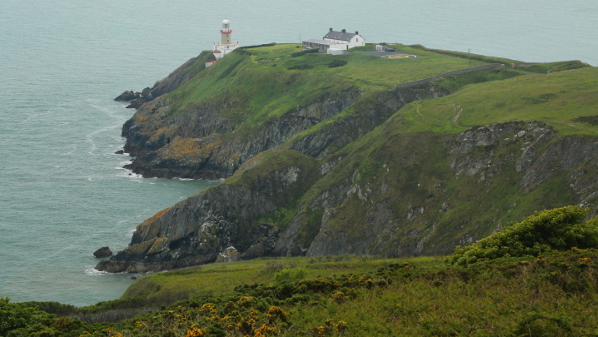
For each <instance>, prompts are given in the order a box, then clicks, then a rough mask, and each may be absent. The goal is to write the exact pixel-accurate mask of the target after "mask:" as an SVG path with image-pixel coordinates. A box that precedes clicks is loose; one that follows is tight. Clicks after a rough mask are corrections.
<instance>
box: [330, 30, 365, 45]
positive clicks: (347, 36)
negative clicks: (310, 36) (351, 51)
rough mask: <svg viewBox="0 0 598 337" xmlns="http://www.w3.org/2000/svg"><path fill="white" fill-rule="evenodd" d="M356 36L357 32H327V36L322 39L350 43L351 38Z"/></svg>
mask: <svg viewBox="0 0 598 337" xmlns="http://www.w3.org/2000/svg"><path fill="white" fill-rule="evenodd" d="M355 35H357V32H355V33H347V32H346V31H345V30H344V29H343V30H342V31H340V32H335V31H334V30H332V29H331V30H330V31H329V32H328V34H326V36H324V39H331V40H339V41H347V42H348V41H350V40H351V38H353V36H355Z"/></svg>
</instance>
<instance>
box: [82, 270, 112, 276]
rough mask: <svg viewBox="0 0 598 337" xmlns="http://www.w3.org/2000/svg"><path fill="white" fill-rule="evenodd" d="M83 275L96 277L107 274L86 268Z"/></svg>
mask: <svg viewBox="0 0 598 337" xmlns="http://www.w3.org/2000/svg"><path fill="white" fill-rule="evenodd" d="M85 274H87V275H89V276H98V275H106V274H108V272H107V271H100V270H97V269H95V268H88V269H85Z"/></svg>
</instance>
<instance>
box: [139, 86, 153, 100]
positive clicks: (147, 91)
mask: <svg viewBox="0 0 598 337" xmlns="http://www.w3.org/2000/svg"><path fill="white" fill-rule="evenodd" d="M151 94H152V89H151V88H150V87H147V88H145V89H143V90H142V91H141V96H142V97H147V98H149V99H151V98H152V96H151Z"/></svg>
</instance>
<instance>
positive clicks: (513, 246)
mask: <svg viewBox="0 0 598 337" xmlns="http://www.w3.org/2000/svg"><path fill="white" fill-rule="evenodd" d="M586 215H587V210H584V209H582V208H580V207H577V206H566V207H562V208H556V209H552V210H546V211H542V212H535V213H534V214H533V215H531V216H529V217H527V218H525V219H523V220H522V221H521V222H519V223H515V224H513V225H511V226H509V227H507V228H505V229H504V230H503V231H502V232H498V233H495V234H492V235H490V236H489V237H487V238H485V239H482V240H480V241H478V242H477V243H474V244H472V245H469V246H465V247H457V250H456V252H455V253H454V254H452V255H451V256H450V257H449V259H448V261H449V262H450V263H453V264H460V265H464V264H469V263H475V262H477V261H481V260H489V259H496V258H500V257H509V256H527V255H531V256H538V255H539V254H542V253H545V252H548V251H551V250H568V249H571V248H573V247H577V248H598V219H597V218H594V219H591V220H589V221H587V222H585V223H584V222H583V220H584V219H585V217H586Z"/></svg>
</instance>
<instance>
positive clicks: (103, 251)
mask: <svg viewBox="0 0 598 337" xmlns="http://www.w3.org/2000/svg"><path fill="white" fill-rule="evenodd" d="M93 256H95V257H97V258H104V257H109V256H112V251H111V250H110V248H108V247H102V248H100V249H98V250H96V251H95V252H93Z"/></svg>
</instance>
